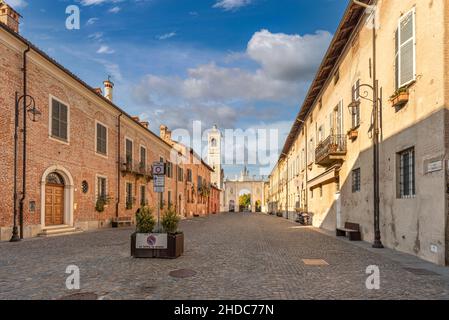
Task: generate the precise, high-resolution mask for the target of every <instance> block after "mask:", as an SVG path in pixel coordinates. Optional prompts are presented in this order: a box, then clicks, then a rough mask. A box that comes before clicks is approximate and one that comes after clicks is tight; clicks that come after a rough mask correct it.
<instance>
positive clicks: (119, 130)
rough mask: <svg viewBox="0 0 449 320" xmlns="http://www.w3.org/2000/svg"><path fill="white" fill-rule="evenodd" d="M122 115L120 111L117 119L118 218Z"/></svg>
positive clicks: (117, 210)
mask: <svg viewBox="0 0 449 320" xmlns="http://www.w3.org/2000/svg"><path fill="white" fill-rule="evenodd" d="M122 116H123V113H120V114H119V116H118V119H117V137H118V138H117V201H116V203H115V217H116V218H117V219H118V217H119V208H120V200H121V193H120V192H121V178H122V177H121V172H120V169H121V147H122V145H121V141H122V138H121V128H122Z"/></svg>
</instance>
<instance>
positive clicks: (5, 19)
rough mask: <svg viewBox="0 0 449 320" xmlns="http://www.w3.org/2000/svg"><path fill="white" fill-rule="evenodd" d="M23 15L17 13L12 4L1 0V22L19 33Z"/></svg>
mask: <svg viewBox="0 0 449 320" xmlns="http://www.w3.org/2000/svg"><path fill="white" fill-rule="evenodd" d="M20 18H21V15H20V14H19V13H17V11H15V10H14V9H13V8H12V7H11V6H9V5H8V4H7V3H5V2H4V1H3V0H0V22H1V23H3V24H5V25H6V26H7V27H9V28H10V29H11V30H13V31H14V32H15V33H19V24H20Z"/></svg>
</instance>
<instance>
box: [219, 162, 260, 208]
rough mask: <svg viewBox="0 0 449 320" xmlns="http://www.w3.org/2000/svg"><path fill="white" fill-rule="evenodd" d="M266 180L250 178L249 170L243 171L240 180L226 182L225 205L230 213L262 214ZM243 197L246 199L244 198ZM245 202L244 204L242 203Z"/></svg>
mask: <svg viewBox="0 0 449 320" xmlns="http://www.w3.org/2000/svg"><path fill="white" fill-rule="evenodd" d="M264 186H265V180H264V179H263V178H262V179H257V178H256V177H250V176H249V172H248V170H246V168H245V170H243V172H242V174H241V176H240V178H236V179H235V180H229V179H227V180H226V181H225V193H224V197H225V200H224V203H225V211H228V212H262V211H263V210H264V208H263V206H264V203H265V195H264ZM243 196H245V197H244V199H243V198H242V197H243ZM242 200H245V201H244V203H242V202H241V201H242Z"/></svg>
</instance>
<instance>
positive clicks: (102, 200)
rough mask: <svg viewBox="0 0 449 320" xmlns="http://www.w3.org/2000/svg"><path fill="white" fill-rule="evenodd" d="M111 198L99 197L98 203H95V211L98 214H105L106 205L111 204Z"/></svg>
mask: <svg viewBox="0 0 449 320" xmlns="http://www.w3.org/2000/svg"><path fill="white" fill-rule="evenodd" d="M109 201H110V198H109V197H108V196H105V197H98V199H97V202H96V203H95V210H96V211H97V212H100V213H102V212H104V210H105V207H106V205H108V204H109Z"/></svg>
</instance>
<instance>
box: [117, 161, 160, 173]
mask: <svg viewBox="0 0 449 320" xmlns="http://www.w3.org/2000/svg"><path fill="white" fill-rule="evenodd" d="M120 164H121V166H120V170H121V171H122V173H124V174H126V173H128V174H135V175H138V176H144V177H151V175H152V172H151V167H150V166H148V165H146V164H145V163H141V162H139V161H133V160H130V159H125V158H122V159H121V161H120Z"/></svg>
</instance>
